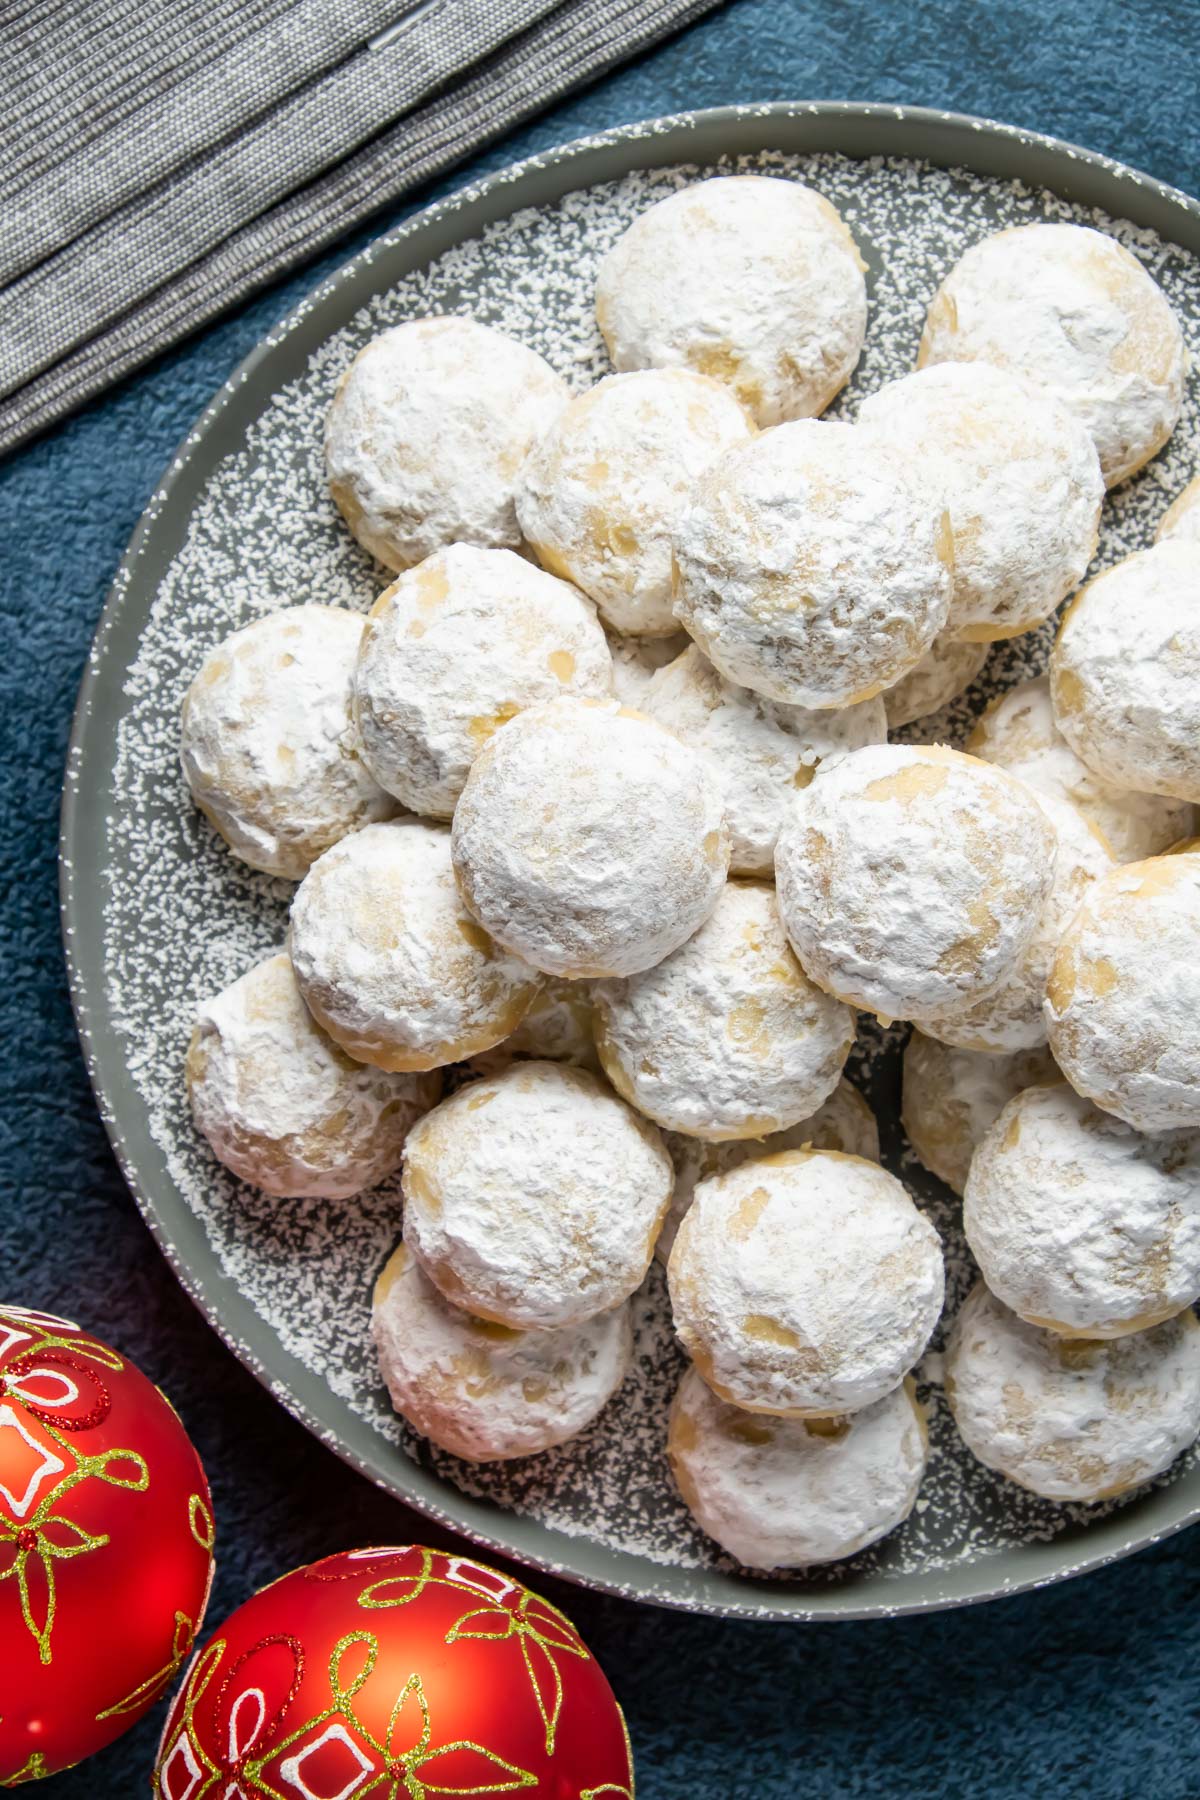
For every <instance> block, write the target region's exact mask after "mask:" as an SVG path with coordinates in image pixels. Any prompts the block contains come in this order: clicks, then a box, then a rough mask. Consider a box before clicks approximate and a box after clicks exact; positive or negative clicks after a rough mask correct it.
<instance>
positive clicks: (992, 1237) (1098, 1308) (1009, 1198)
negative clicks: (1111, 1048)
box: [963, 1081, 1200, 1338]
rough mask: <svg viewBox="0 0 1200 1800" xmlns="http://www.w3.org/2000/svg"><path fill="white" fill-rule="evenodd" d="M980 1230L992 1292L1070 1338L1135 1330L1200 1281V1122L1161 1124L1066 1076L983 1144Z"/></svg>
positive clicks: (1180, 1305)
mask: <svg viewBox="0 0 1200 1800" xmlns="http://www.w3.org/2000/svg"><path fill="white" fill-rule="evenodd" d="M963 1226H964V1228H965V1230H966V1234H967V1242H968V1243H969V1244H970V1246H971V1250H972V1252H973V1253H974V1256H975V1260H976V1262H977V1263H978V1264H979V1267H980V1270H981V1271H982V1274H983V1278H984V1280H985V1281H986V1282H987V1284H988V1286H989V1287H990V1288H991V1290H992V1292H993V1293H994V1294H996V1295H997V1296H998V1298H999V1299H1001V1300H1003V1301H1004V1303H1005V1305H1006V1306H1011V1307H1012V1309H1013V1311H1014V1312H1017V1313H1020V1315H1021V1317H1022V1318H1023V1319H1028V1320H1029V1322H1030V1324H1031V1325H1044V1326H1045V1327H1046V1328H1047V1330H1049V1331H1057V1332H1059V1333H1061V1335H1062V1336H1064V1337H1089V1338H1112V1337H1123V1336H1124V1335H1125V1333H1126V1332H1129V1331H1145V1330H1147V1329H1148V1328H1149V1327H1150V1326H1151V1325H1157V1324H1158V1323H1159V1322H1160V1321H1161V1320H1163V1319H1169V1318H1172V1317H1173V1316H1174V1315H1175V1314H1176V1313H1178V1312H1182V1311H1183V1309H1184V1307H1185V1306H1190V1305H1191V1304H1192V1302H1193V1300H1195V1299H1196V1297H1197V1295H1198V1294H1200V1134H1197V1133H1196V1132H1194V1131H1171V1132H1160V1133H1157V1134H1156V1135H1155V1136H1153V1137H1147V1136H1145V1135H1144V1134H1143V1133H1141V1132H1137V1131H1133V1130H1131V1129H1130V1127H1129V1126H1128V1125H1126V1124H1124V1123H1123V1122H1122V1121H1121V1120H1120V1119H1114V1118H1112V1117H1111V1115H1110V1114H1108V1113H1104V1112H1100V1111H1099V1109H1098V1108H1097V1107H1094V1106H1093V1105H1092V1104H1091V1102H1090V1101H1089V1100H1085V1099H1084V1098H1083V1096H1082V1095H1081V1094H1077V1093H1076V1092H1075V1090H1074V1089H1073V1088H1071V1087H1069V1086H1068V1085H1067V1083H1066V1082H1065V1081H1064V1082H1060V1083H1059V1084H1058V1086H1056V1087H1030V1088H1026V1089H1025V1091H1024V1092H1023V1093H1020V1094H1018V1095H1017V1096H1016V1098H1015V1099H1013V1100H1010V1101H1009V1103H1008V1105H1007V1106H1006V1107H1005V1108H1004V1111H1003V1112H1002V1113H1001V1114H1000V1116H999V1118H998V1119H997V1120H996V1122H995V1124H994V1125H993V1126H992V1128H991V1130H990V1131H989V1132H988V1133H987V1136H986V1137H985V1138H984V1139H983V1141H982V1143H981V1144H980V1145H979V1147H978V1149H977V1150H976V1152H975V1155H974V1157H973V1159H972V1162H971V1172H970V1174H969V1175H968V1177H967V1187H966V1194H965V1196H964V1201H963Z"/></svg>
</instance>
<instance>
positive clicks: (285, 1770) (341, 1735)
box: [279, 1724, 372, 1800]
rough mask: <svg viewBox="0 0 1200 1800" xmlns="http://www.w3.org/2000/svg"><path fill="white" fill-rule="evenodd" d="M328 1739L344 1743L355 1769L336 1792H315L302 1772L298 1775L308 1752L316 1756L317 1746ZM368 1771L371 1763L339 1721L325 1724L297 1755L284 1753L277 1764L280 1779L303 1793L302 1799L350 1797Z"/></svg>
mask: <svg viewBox="0 0 1200 1800" xmlns="http://www.w3.org/2000/svg"><path fill="white" fill-rule="evenodd" d="M329 1743H339V1744H344V1745H345V1746H346V1749H347V1750H348V1751H349V1752H350V1754H351V1756H352V1757H353V1758H354V1760H355V1762H356V1763H357V1764H358V1770H357V1772H356V1773H355V1774H354V1775H352V1776H351V1777H350V1780H349V1781H348V1782H347V1783H346V1785H345V1787H343V1788H339V1789H338V1791H337V1793H336V1794H318V1793H317V1792H316V1791H315V1790H314V1789H313V1788H310V1787H309V1785H308V1783H307V1782H306V1781H305V1779H304V1777H303V1775H301V1773H300V1770H301V1767H302V1765H303V1764H304V1763H305V1762H307V1760H308V1758H309V1757H310V1756H315V1755H316V1753H317V1751H318V1750H320V1749H322V1748H323V1747H324V1746H325V1745H326V1744H329ZM371 1773H372V1765H371V1763H370V1762H369V1761H368V1759H367V1758H366V1757H365V1756H364V1755H363V1753H362V1751H361V1750H360V1749H359V1747H358V1745H357V1744H356V1743H355V1742H354V1739H353V1738H352V1737H351V1736H350V1733H349V1732H348V1731H347V1730H346V1727H345V1726H344V1725H340V1724H333V1725H330V1726H327V1727H326V1729H325V1730H324V1731H323V1732H322V1733H321V1735H320V1737H319V1738H314V1739H313V1741H312V1743H311V1744H306V1745H305V1746H304V1749H303V1750H301V1751H300V1753H299V1755H297V1756H289V1757H287V1758H286V1760H285V1761H284V1762H282V1763H281V1764H280V1767H279V1774H280V1777H281V1779H282V1780H284V1781H286V1782H288V1783H289V1784H290V1786H291V1787H292V1788H294V1790H295V1792H296V1793H297V1794H300V1795H302V1796H303V1800H350V1795H351V1794H356V1793H357V1792H358V1790H359V1788H360V1787H361V1786H362V1784H363V1782H364V1781H365V1780H366V1779H367V1776H368V1775H370V1774H371Z"/></svg>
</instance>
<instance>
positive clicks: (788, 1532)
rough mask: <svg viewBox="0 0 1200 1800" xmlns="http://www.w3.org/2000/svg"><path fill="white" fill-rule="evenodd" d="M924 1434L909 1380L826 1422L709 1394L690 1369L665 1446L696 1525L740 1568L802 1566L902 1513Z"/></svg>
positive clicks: (924, 1446) (832, 1558)
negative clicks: (771, 1414) (755, 1409)
mask: <svg viewBox="0 0 1200 1800" xmlns="http://www.w3.org/2000/svg"><path fill="white" fill-rule="evenodd" d="M927 1453H928V1432H927V1430H926V1426H925V1418H924V1415H923V1414H922V1412H921V1409H920V1407H919V1406H918V1405H917V1402H916V1395H915V1391H914V1389H913V1384H912V1382H911V1381H906V1382H905V1383H904V1384H903V1385H902V1386H901V1387H898V1388H896V1389H895V1390H894V1391H893V1392H892V1393H890V1394H887V1395H885V1397H884V1398H883V1399H882V1400H876V1401H875V1403H874V1404H873V1405H872V1406H864V1407H863V1408H862V1409H861V1411H859V1412H855V1413H849V1414H847V1415H845V1416H844V1417H842V1418H833V1419H771V1418H766V1417H764V1416H763V1414H762V1413H750V1412H744V1411H743V1410H742V1408H741V1407H739V1406H731V1405H730V1404H729V1402H728V1401H727V1400H719V1399H718V1398H717V1396H716V1395H715V1394H714V1393H713V1391H712V1389H711V1388H710V1387H708V1386H707V1384H706V1383H705V1382H704V1381H703V1380H702V1379H701V1377H700V1376H699V1375H698V1374H697V1373H696V1371H695V1369H689V1370H688V1371H687V1373H686V1374H685V1376H684V1378H683V1380H682V1382H681V1383H680V1385H679V1390H678V1392H677V1393H676V1395H675V1401H674V1404H673V1406H672V1407H671V1423H670V1429H669V1433H668V1436H667V1454H668V1456H669V1457H670V1460H671V1472H672V1474H673V1475H674V1477H675V1483H676V1486H677V1487H678V1488H679V1491H680V1493H681V1494H682V1495H683V1498H684V1501H685V1502H686V1504H687V1509H688V1511H689V1512H690V1513H691V1515H692V1517H693V1518H694V1519H695V1521H696V1523H697V1525H699V1527H700V1529H701V1530H702V1531H704V1532H706V1533H707V1534H708V1536H709V1537H710V1538H713V1539H714V1540H715V1542H717V1543H718V1544H720V1546H721V1548H722V1549H723V1550H727V1551H728V1552H729V1554H730V1556H733V1557H736V1559H737V1560H738V1562H740V1563H742V1564H743V1565H744V1566H745V1567H746V1568H748V1569H795V1568H811V1567H813V1566H814V1565H815V1564H818V1563H829V1562H836V1561H838V1559H839V1558H841V1557H843V1556H853V1555H854V1554H855V1552H856V1551H858V1550H865V1549H866V1547H867V1545H868V1544H874V1543H877V1542H878V1540H879V1539H880V1538H881V1537H886V1536H887V1534H888V1532H889V1531H894V1530H895V1529H896V1526H897V1525H899V1524H901V1523H902V1522H903V1521H904V1520H905V1519H907V1517H908V1515H909V1513H910V1512H911V1511H912V1509H913V1504H914V1502H915V1500H916V1497H917V1489H918V1488H919V1487H920V1485H921V1478H922V1476H923V1475H924V1473H925V1461H926V1456H927Z"/></svg>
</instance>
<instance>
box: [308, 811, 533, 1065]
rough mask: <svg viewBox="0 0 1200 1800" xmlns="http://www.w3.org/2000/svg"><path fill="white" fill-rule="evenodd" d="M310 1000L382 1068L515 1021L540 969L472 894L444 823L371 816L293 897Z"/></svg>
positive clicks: (462, 1050)
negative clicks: (483, 914) (471, 906)
mask: <svg viewBox="0 0 1200 1800" xmlns="http://www.w3.org/2000/svg"><path fill="white" fill-rule="evenodd" d="M288 943H289V949H290V951H291V957H292V964H293V967H294V968H295V971H296V979H297V981H298V983H299V985H300V992H301V993H302V994H303V996H304V1000H305V1004H306V1005H307V1007H308V1009H309V1011H310V1012H311V1013H312V1015H313V1017H314V1018H315V1019H316V1020H317V1022H318V1024H320V1025H322V1026H323V1027H324V1029H325V1030H326V1031H327V1032H328V1033H329V1035H330V1036H331V1037H332V1038H335V1039H336V1040H337V1042H338V1043H339V1044H341V1046H342V1048H343V1049H344V1050H347V1051H349V1053H350V1055H351V1056H353V1057H356V1058H357V1060H358V1061H359V1062H364V1063H372V1064H374V1065H375V1066H376V1067H377V1068H381V1069H435V1068H440V1067H442V1066H443V1065H444V1064H446V1063H451V1062H457V1061H459V1060H460V1058H463V1057H467V1056H473V1055H475V1054H476V1053H477V1052H478V1051H480V1050H487V1049H490V1047H491V1046H492V1045H493V1044H498V1043H499V1042H500V1040H501V1038H505V1037H507V1036H508V1035H509V1033H510V1032H512V1031H515V1029H516V1027H517V1026H518V1025H519V1024H520V1022H521V1019H522V1018H523V1016H524V1014H525V1013H526V1012H527V1011H528V1009H529V1007H530V1006H531V1005H532V1003H533V1001H534V999H535V998H536V996H537V993H538V990H539V987H540V983H541V978H540V976H539V975H538V974H537V972H536V970H534V969H531V968H530V967H529V966H528V965H527V964H526V963H523V962H522V961H521V960H520V958H519V957H516V956H513V955H511V954H510V953H509V952H508V951H506V950H504V949H502V948H501V947H500V946H499V945H498V944H494V943H493V942H492V940H491V938H490V937H489V936H488V935H487V933H486V932H485V931H481V930H480V928H479V926H478V924H477V923H476V921H475V920H474V919H473V918H472V917H471V915H470V913H469V912H468V911H467V909H466V907H465V906H464V905H463V903H462V900H461V898H460V896H459V892H458V889H457V887H456V886H455V882H454V871H453V868H452V866H451V862H450V833H449V832H448V831H447V830H446V828H445V826H437V825H425V824H422V823H421V822H420V821H419V820H417V819H398V820H395V821H394V822H393V823H391V824H387V825H368V826H367V827H366V829H365V830H363V831H356V832H355V833H354V835H353V837H349V838H343V840H342V842H341V843H340V844H335V845H334V847H333V849H332V850H327V851H326V852H325V855H324V856H323V857H321V858H320V860H319V861H318V862H316V863H314V864H313V867H312V869H311V870H310V871H309V873H308V875H307V876H306V877H305V879H304V880H303V882H301V884H300V887H299V888H298V889H297V892H296V898H295V900H294V901H293V902H292V919H291V929H290V933H289V939H288Z"/></svg>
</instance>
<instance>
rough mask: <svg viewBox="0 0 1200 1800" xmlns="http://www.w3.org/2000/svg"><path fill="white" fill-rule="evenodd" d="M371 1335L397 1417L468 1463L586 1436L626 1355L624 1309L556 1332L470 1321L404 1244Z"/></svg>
mask: <svg viewBox="0 0 1200 1800" xmlns="http://www.w3.org/2000/svg"><path fill="white" fill-rule="evenodd" d="M371 1335H372V1337H373V1338H374V1341H375V1348H376V1350H377V1352H378V1354H379V1364H380V1368H381V1369H382V1371H383V1378H384V1380H385V1381H386V1382H387V1386H388V1393H389V1395H390V1396H391V1401H392V1405H393V1406H394V1407H395V1408H396V1411H397V1412H398V1413H402V1414H403V1415H404V1417H405V1418H406V1419H407V1420H408V1422H409V1424H410V1425H412V1427H413V1428H414V1430H416V1431H419V1432H421V1433H422V1435H423V1436H425V1437H427V1438H431V1439H432V1440H433V1442H434V1443H435V1444H439V1445H440V1446H441V1448H442V1449H443V1450H448V1451H450V1452H451V1454H452V1455H454V1456H461V1457H464V1458H466V1460H467V1461H468V1462H475V1463H487V1462H497V1461H503V1460H504V1459H506V1458H508V1457H513V1456H534V1455H536V1454H537V1453H538V1452H539V1451H542V1450H549V1449H552V1448H553V1446H554V1445H555V1444H563V1443H565V1442H566V1441H567V1439H568V1438H572V1437H576V1436H577V1435H578V1434H579V1432H581V1431H584V1430H586V1429H587V1427H588V1426H589V1425H590V1424H591V1423H592V1421H593V1419H595V1418H596V1416H597V1415H598V1414H599V1413H600V1412H601V1411H603V1409H604V1407H605V1406H607V1404H608V1402H609V1400H611V1398H612V1396H613V1395H614V1394H615V1392H616V1391H617V1389H618V1388H619V1387H620V1385H621V1383H622V1382H623V1381H624V1379H625V1377H626V1375H627V1374H628V1373H629V1362H630V1357H631V1354H632V1349H633V1334H632V1331H631V1329H630V1323H629V1307H628V1306H627V1305H626V1306H618V1307H614V1308H613V1310H612V1311H611V1312H606V1313H599V1314H597V1316H596V1317H595V1318H592V1319H586V1320H584V1321H583V1323H582V1324H579V1325H564V1326H560V1327H559V1328H558V1329H557V1330H554V1331H512V1330H510V1329H509V1327H508V1326H506V1325H496V1324H493V1323H492V1322H491V1321H490V1320H488V1319H476V1318H474V1317H472V1315H471V1314H470V1313H466V1312H462V1311H460V1310H459V1308H458V1307H456V1306H451V1305H450V1303H449V1301H448V1300H445V1299H443V1298H442V1296H441V1294H440V1293H439V1292H438V1290H437V1288H435V1287H434V1285H433V1283H432V1281H430V1280H429V1277H428V1276H427V1275H426V1274H425V1273H424V1271H423V1270H422V1268H421V1266H420V1264H419V1263H418V1262H417V1260H416V1258H415V1257H414V1256H413V1255H412V1254H411V1252H410V1251H409V1249H408V1247H407V1245H405V1244H400V1245H399V1246H398V1247H397V1248H396V1250H394V1251H393V1253H392V1255H391V1257H390V1258H389V1260H388V1262H387V1264H386V1266H385V1267H384V1269H383V1270H382V1272H381V1274H380V1276H379V1279H378V1281H377V1282H376V1283H375V1291H374V1295H373V1298H372V1304H371Z"/></svg>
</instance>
